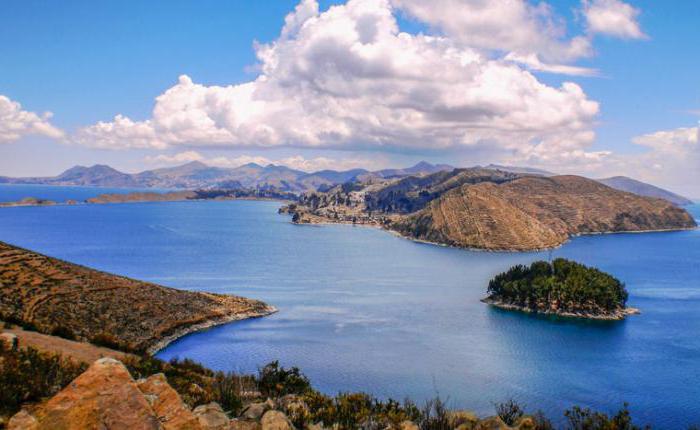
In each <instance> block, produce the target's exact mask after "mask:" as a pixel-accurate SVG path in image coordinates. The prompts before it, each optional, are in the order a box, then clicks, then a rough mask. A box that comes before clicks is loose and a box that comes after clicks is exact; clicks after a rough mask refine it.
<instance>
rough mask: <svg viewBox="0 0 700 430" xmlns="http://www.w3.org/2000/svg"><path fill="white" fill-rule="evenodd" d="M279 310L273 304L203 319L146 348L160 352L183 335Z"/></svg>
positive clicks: (264, 315) (149, 351)
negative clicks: (253, 309) (259, 308)
mask: <svg viewBox="0 0 700 430" xmlns="http://www.w3.org/2000/svg"><path fill="white" fill-rule="evenodd" d="M278 311H279V310H278V309H277V308H276V307H274V306H272V305H266V306H265V309H264V310H262V311H250V312H240V313H232V314H229V315H225V316H220V317H216V318H210V319H207V320H206V321H203V322H200V323H196V324H192V325H188V326H185V327H180V328H178V329H177V330H175V332H174V333H172V334H170V335H167V336H165V337H163V338H161V339H159V340H157V341H156V342H155V343H154V344H153V345H151V346H149V347H148V348H146V352H147V353H148V354H150V355H156V354H157V353H158V352H160V351H162V350H163V349H165V348H166V347H167V346H168V345H170V344H171V343H173V342H175V341H176V340H178V339H180V338H181V337H184V336H187V335H188V334H191V333H196V332H199V331H203V330H206V329H208V328H211V327H215V326H219V325H223V324H228V323H230V322H234V321H243V320H247V319H253V318H262V317H266V316H268V315H272V314H274V313H276V312H278Z"/></svg>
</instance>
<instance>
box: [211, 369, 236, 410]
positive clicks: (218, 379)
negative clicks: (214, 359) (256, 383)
mask: <svg viewBox="0 0 700 430" xmlns="http://www.w3.org/2000/svg"><path fill="white" fill-rule="evenodd" d="M243 379H244V378H243V377H241V376H240V375H236V374H234V373H232V372H228V373H224V372H217V373H216V376H215V377H214V382H213V384H212V398H213V399H214V401H215V402H217V403H218V404H219V405H221V407H222V408H223V409H224V411H226V413H227V414H229V416H232V417H237V416H238V415H240V413H241V409H243V401H242V400H241V392H242V391H243V385H244V381H243Z"/></svg>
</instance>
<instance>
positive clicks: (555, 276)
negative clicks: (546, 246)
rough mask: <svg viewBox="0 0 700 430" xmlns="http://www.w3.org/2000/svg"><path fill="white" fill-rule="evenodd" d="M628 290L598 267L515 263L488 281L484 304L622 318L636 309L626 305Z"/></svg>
mask: <svg viewBox="0 0 700 430" xmlns="http://www.w3.org/2000/svg"><path fill="white" fill-rule="evenodd" d="M627 297H628V294H627V290H626V289H625V286H624V284H622V282H620V281H619V280H618V279H616V278H614V277H613V276H611V275H609V274H607V273H604V272H601V271H600V270H598V269H595V268H591V267H586V266H584V265H582V264H579V263H576V262H573V261H569V260H565V259H563V258H558V259H556V260H554V261H553V262H552V263H548V262H546V261H536V262H534V263H532V264H531V265H530V266H529V267H528V266H523V265H517V266H514V267H511V268H510V269H509V270H508V271H507V272H504V273H501V274H499V275H497V276H496V277H495V278H493V279H492V280H491V281H490V282H489V286H488V297H486V298H485V299H483V300H482V301H483V302H484V303H487V304H490V305H493V306H496V307H499V308H503V309H509V310H518V311H523V312H531V313H539V314H546V315H558V316H565V317H577V318H588V319H601V320H621V319H624V318H625V317H626V316H627V315H632V314H637V313H639V310H637V309H635V308H630V307H626V304H627Z"/></svg>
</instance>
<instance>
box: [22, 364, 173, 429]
mask: <svg viewBox="0 0 700 430" xmlns="http://www.w3.org/2000/svg"><path fill="white" fill-rule="evenodd" d="M24 414H26V412H24V413H23V412H19V413H18V414H17V415H15V417H13V420H15V419H16V421H15V422H23V424H24V423H29V422H33V421H32V420H31V418H29V417H27V416H26V415H24ZM27 415H28V414H27ZM33 418H34V421H36V425H34V424H31V425H30V424H26V425H23V426H20V427H17V426H16V424H13V425H15V427H14V428H16V429H19V428H31V429H36V430H43V429H46V430H49V429H51V430H70V429H76V430H77V429H110V430H122V429H123V430H127V429H129V430H131V429H133V430H156V429H161V428H162V427H161V425H160V422H159V421H158V418H157V416H156V414H155V413H154V411H153V409H152V408H151V406H150V405H149V404H148V401H147V400H146V398H145V396H144V395H143V393H141V391H140V390H139V389H138V387H137V386H136V382H134V380H133V379H132V378H131V375H129V372H128V370H127V369H126V367H124V365H123V364H122V363H120V362H119V361H117V360H114V359H112V358H101V359H99V360H97V361H96V362H95V363H93V364H92V366H90V367H89V368H88V370H86V371H85V372H84V373H83V374H82V375H80V376H78V377H77V378H75V380H73V382H71V383H70V384H69V385H68V386H67V387H66V388H64V389H63V390H61V391H60V392H59V393H58V394H56V395H55V396H54V397H52V398H51V399H50V400H49V401H47V402H46V403H45V404H44V405H42V406H41V407H39V408H38V409H37V410H36V411H35V413H34V417H33ZM10 428H12V427H10Z"/></svg>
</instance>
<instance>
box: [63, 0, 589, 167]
mask: <svg viewBox="0 0 700 430" xmlns="http://www.w3.org/2000/svg"><path fill="white" fill-rule="evenodd" d="M516 3H517V2H516ZM402 7H408V6H406V4H405V3H402ZM523 13H526V14H529V15H532V14H535V15H537V16H540V15H542V16H544V17H546V16H548V15H547V14H549V12H548V9H547V8H542V9H541V10H540V9H537V10H536V11H531V10H529V9H527V11H526V12H523ZM395 14H396V10H395V8H394V6H393V5H392V4H391V3H390V2H389V0H350V1H348V3H347V4H343V5H338V6H332V7H330V8H329V9H328V10H327V11H324V12H319V9H318V4H317V3H316V2H315V1H314V0H304V1H303V2H302V3H300V4H299V6H298V7H297V8H296V9H295V11H294V12H292V13H291V14H290V15H289V16H287V18H286V19H285V25H284V27H283V29H282V31H281V34H280V36H279V38H278V39H277V40H275V41H273V42H271V43H268V44H259V45H257V46H256V53H257V57H258V59H259V61H260V65H259V66H260V67H259V70H260V75H259V76H258V77H257V78H256V79H255V80H253V81H251V82H247V83H243V84H239V85H230V86H206V85H202V84H198V83H195V82H193V81H192V79H191V78H189V77H188V76H181V77H180V79H179V81H178V83H177V84H176V85H175V86H173V87H172V88H170V89H168V90H167V91H165V92H164V93H163V94H162V95H160V96H159V97H157V99H156V103H155V108H154V110H153V115H152V118H150V119H148V120H146V121H133V120H131V119H129V118H125V117H123V116H117V117H116V118H115V120H114V121H112V122H106V123H98V124H96V125H93V126H90V127H86V128H84V129H82V130H80V131H79V132H78V134H77V139H76V140H78V141H79V142H82V143H84V144H88V145H93V146H98V147H106V148H120V147H156V148H163V147H173V146H196V145H201V146H220V147H229V148H241V147H257V148H261V147H281V146H287V147H312V148H327V149H328V148H330V149H358V148H362V149H380V150H392V149H416V150H443V149H456V148H479V149H480V150H489V151H493V152H499V153H503V152H505V153H511V154H512V153H521V152H522V153H536V152H539V153H550V152H562V151H564V152H566V151H576V150H585V148H586V147H587V146H588V145H589V144H590V143H591V142H592V141H593V139H594V137H595V135H594V133H593V131H592V128H593V122H594V120H595V118H596V116H597V114H598V104H597V103H596V102H594V101H592V100H590V99H589V98H588V97H587V96H586V94H585V93H584V91H583V90H582V89H581V87H579V86H578V85H577V84H574V83H571V82H566V83H564V84H562V85H561V86H559V87H554V86H549V85H546V84H544V83H542V82H541V81H539V80H538V79H537V78H536V77H535V76H534V75H533V74H531V73H530V72H529V71H528V70H525V69H523V68H522V67H521V66H519V65H518V64H516V63H514V62H513V61H512V59H498V58H495V59H494V58H492V56H490V55H486V54H485V53H484V52H483V51H481V50H480V49H476V48H471V47H469V46H466V45H465V44H464V43H461V42H459V41H456V40H455V39H454V38H453V37H450V36H429V35H423V34H409V33H405V32H401V31H400V30H399V28H398V24H397V21H396V18H395ZM529 15H528V16H529ZM528 19H530V18H528ZM532 19H534V18H532ZM538 19H544V18H542V17H540V18H538ZM548 20H549V21H551V18H546V19H545V22H547V21H548ZM494 25H495V24H494ZM547 25H550V24H547ZM551 25H554V24H551ZM552 31H554V30H552ZM504 37H505V36H504ZM533 37H534V36H533ZM543 43H544V42H543ZM562 46H564V45H562ZM572 46H573V45H572ZM552 49H553V51H557V50H559V49H560V48H556V49H555V48H552ZM572 49H573V48H572ZM562 52H563V51H562ZM567 55H568V54H567Z"/></svg>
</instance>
